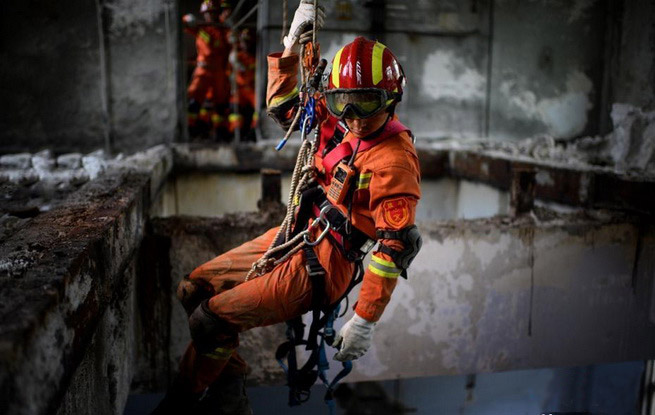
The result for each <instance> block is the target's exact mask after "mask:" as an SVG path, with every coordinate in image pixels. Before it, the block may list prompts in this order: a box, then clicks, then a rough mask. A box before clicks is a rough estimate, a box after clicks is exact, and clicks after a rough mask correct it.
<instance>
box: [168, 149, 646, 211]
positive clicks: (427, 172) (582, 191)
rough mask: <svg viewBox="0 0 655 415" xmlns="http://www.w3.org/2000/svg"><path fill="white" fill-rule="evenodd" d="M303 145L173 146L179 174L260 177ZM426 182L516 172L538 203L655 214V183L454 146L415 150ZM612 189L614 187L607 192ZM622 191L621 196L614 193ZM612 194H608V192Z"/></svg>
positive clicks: (508, 178)
mask: <svg viewBox="0 0 655 415" xmlns="http://www.w3.org/2000/svg"><path fill="white" fill-rule="evenodd" d="M298 144H299V143H298V142H290V143H288V144H287V145H286V147H285V148H284V150H283V151H280V152H277V151H275V150H274V149H273V144H271V143H270V142H258V143H240V144H239V145H237V146H233V145H229V144H225V145H221V144H218V145H217V144H202V143H191V144H188V143H187V144H176V145H174V146H173V152H174V155H175V170H176V172H185V171H196V172H198V171H204V172H224V171H227V172H244V173H246V172H258V171H260V170H261V169H264V168H274V169H278V170H281V171H285V172H291V171H292V170H293V167H294V165H295V160H296V154H297V152H298ZM416 149H417V152H418V157H419V162H420V165H421V174H422V176H423V178H432V179H435V178H436V179H438V178H442V177H447V176H450V177H454V178H458V179H464V180H470V181H473V182H478V183H483V184H487V185H489V186H492V187H495V188H497V189H501V190H508V189H510V187H511V184H512V180H513V178H514V175H513V172H514V171H515V170H517V169H521V170H526V169H531V170H534V172H535V177H536V183H535V198H536V199H539V200H543V201H547V202H555V203H560V204H564V205H569V206H576V207H582V208H590V209H617V210H623V209H627V210H631V211H634V212H638V213H643V214H651V213H652V212H655V200H654V199H652V198H650V197H648V196H649V195H650V194H653V193H655V179H653V178H647V177H638V176H635V175H628V174H621V173H617V172H615V171H614V170H613V169H611V168H608V167H600V166H592V165H580V164H566V163H561V162H555V161H544V160H538V159H534V158H531V157H528V156H525V155H508V154H505V153H502V152H499V151H493V150H481V149H477V150H472V149H468V148H465V147H463V148H458V147H455V146H450V147H448V146H444V147H438V148H435V147H434V146H431V145H430V144H420V143H419V144H417V146H416ZM608 186H609V187H610V188H609V189H608ZM616 189H621V191H620V192H618V191H614V190H616ZM608 190H609V191H608Z"/></svg>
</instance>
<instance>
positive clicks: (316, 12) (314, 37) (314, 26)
mask: <svg viewBox="0 0 655 415" xmlns="http://www.w3.org/2000/svg"><path fill="white" fill-rule="evenodd" d="M316 22H318V0H314V24H313V25H312V45H313V46H314V49H316Z"/></svg>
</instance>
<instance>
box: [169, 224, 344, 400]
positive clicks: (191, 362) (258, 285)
mask: <svg viewBox="0 0 655 415" xmlns="http://www.w3.org/2000/svg"><path fill="white" fill-rule="evenodd" d="M276 232H277V228H273V229H271V230H269V231H268V232H266V233H265V234H264V235H261V236H259V237H258V238H255V239H254V240H252V241H249V242H246V243H245V244H243V245H241V246H239V247H237V248H234V249H232V250H230V251H228V252H226V253H224V254H222V255H220V256H218V257H216V258H214V259H212V260H211V261H209V262H207V263H205V264H202V265H201V266H199V267H198V268H196V269H195V270H194V271H193V272H192V273H191V274H190V275H189V278H190V279H192V280H198V279H199V280H203V281H204V282H207V283H209V284H210V285H211V286H212V288H213V290H214V293H215V294H214V296H213V297H212V298H211V299H210V300H209V308H210V309H211V311H212V312H214V313H215V314H216V315H217V316H218V317H219V318H221V319H222V320H224V321H226V322H228V323H229V324H230V325H231V326H233V327H236V328H237V330H238V331H239V332H241V331H245V330H248V329H251V328H253V327H260V326H268V325H271V324H275V323H281V322H284V321H287V320H289V319H291V318H293V317H296V316H299V315H302V314H304V313H305V312H307V311H309V309H310V306H311V297H312V296H311V294H312V292H311V283H310V280H309V276H308V275H307V271H306V269H305V260H304V253H303V252H302V250H301V251H298V252H297V253H296V254H295V255H293V256H292V257H291V258H290V259H289V260H287V261H286V262H284V263H282V264H280V265H278V266H277V267H275V268H274V269H273V270H272V271H270V272H268V273H266V274H264V275H263V276H261V277H257V278H254V279H251V280H250V281H248V282H244V279H245V277H246V274H247V273H248V271H249V270H250V267H251V265H252V263H253V262H254V261H256V260H257V259H259V258H260V257H261V256H262V254H263V253H264V252H266V250H267V249H268V247H269V245H270V244H271V242H272V240H273V238H274V237H275V234H276ZM315 249H316V253H317V255H318V257H319V261H320V262H321V264H322V265H323V267H325V270H326V275H328V276H329V278H327V279H326V284H325V287H326V294H327V296H328V297H329V301H330V302H333V301H336V300H337V299H338V298H339V297H340V296H341V294H343V292H344V291H345V289H346V288H347V287H348V283H349V282H350V276H351V274H352V264H350V263H349V262H348V261H346V260H345V258H343V256H342V255H341V253H340V252H339V251H338V249H336V248H334V247H333V246H332V245H331V244H330V242H329V241H328V238H325V239H324V240H323V241H322V242H321V243H320V244H319V245H318V246H317V247H316V248H315ZM226 334H227V333H226ZM218 337H219V338H220V337H221V336H220V335H219V336H218ZM225 339H226V342H227V343H229V344H219V345H218V346H219V347H223V348H227V349H229V348H230V347H231V346H232V344H233V343H232V342H231V341H228V339H229V340H231V339H230V337H229V336H226V337H225ZM233 356H234V355H232V358H233ZM215 357H216V356H213V357H209V356H199V355H197V354H196V353H195V349H194V348H193V347H188V348H187V351H186V353H185V355H184V357H183V359H182V362H181V363H180V373H181V374H184V377H185V378H187V379H188V380H189V381H191V382H193V384H194V389H195V390H196V391H202V390H203V389H204V388H205V387H207V386H209V384H211V383H213V382H214V381H215V380H216V379H217V378H218V376H219V375H220V373H221V371H222V370H223V367H224V366H225V364H226V362H227V359H216V358H215ZM230 361H232V359H230Z"/></svg>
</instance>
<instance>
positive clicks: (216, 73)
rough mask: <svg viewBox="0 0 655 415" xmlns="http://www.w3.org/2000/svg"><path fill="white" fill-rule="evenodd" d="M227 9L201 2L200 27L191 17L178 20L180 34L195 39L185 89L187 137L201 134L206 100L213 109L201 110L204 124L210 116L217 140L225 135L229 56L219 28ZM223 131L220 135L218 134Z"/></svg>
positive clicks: (208, 0) (223, 5)
mask: <svg viewBox="0 0 655 415" xmlns="http://www.w3.org/2000/svg"><path fill="white" fill-rule="evenodd" d="M230 12H231V8H230V5H229V3H227V2H223V3H221V5H220V6H219V5H218V4H217V0H204V1H203V2H202V5H201V6H200V13H201V14H202V15H203V18H204V20H205V21H204V23H199V22H197V21H196V19H195V17H194V16H193V15H192V14H187V15H185V16H184V17H183V18H182V21H183V22H184V30H185V31H186V32H187V33H189V34H191V35H193V36H195V38H196V51H197V59H196V68H195V70H194V71H193V76H192V78H191V82H190V83H189V87H188V88H187V97H188V99H189V104H188V123H189V134H190V135H191V136H197V135H200V134H201V128H200V127H201V126H200V124H199V115H200V113H201V109H203V105H204V103H205V101H206V100H209V99H210V102H211V104H212V106H213V108H209V109H207V108H204V109H205V111H204V112H206V118H207V119H206V120H204V119H203V120H202V122H205V123H209V118H210V117H212V115H211V112H212V111H213V112H214V113H215V114H216V115H217V116H218V118H216V116H214V117H213V118H214V119H212V120H211V121H212V122H213V123H214V124H216V125H217V126H218V128H219V132H218V134H219V136H220V135H225V131H224V130H225V129H226V126H227V122H226V119H225V116H226V114H227V111H228V110H229V102H230V81H229V63H228V57H229V54H230V48H231V46H230V43H229V41H228V39H229V36H228V35H229V29H227V28H226V27H221V26H220V25H221V24H223V23H224V22H225V20H226V19H227V18H228V17H229V15H230ZM221 130H223V131H221Z"/></svg>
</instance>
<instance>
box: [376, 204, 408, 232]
mask: <svg viewBox="0 0 655 415" xmlns="http://www.w3.org/2000/svg"><path fill="white" fill-rule="evenodd" d="M382 210H383V211H384V220H385V222H387V224H389V226H392V227H394V228H401V227H403V225H406V224H407V222H408V221H409V202H408V201H407V199H406V198H404V197H399V198H397V199H390V200H385V201H384V203H382Z"/></svg>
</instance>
